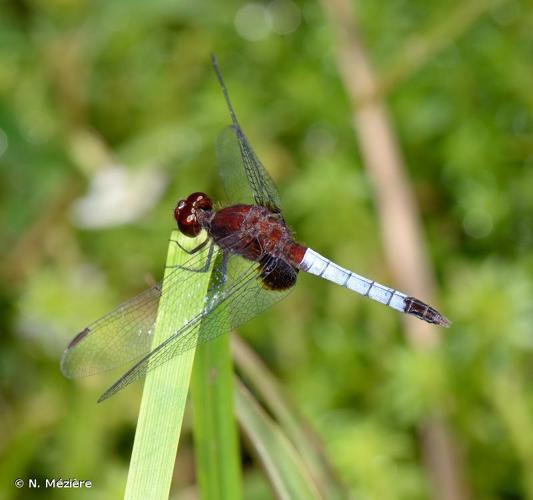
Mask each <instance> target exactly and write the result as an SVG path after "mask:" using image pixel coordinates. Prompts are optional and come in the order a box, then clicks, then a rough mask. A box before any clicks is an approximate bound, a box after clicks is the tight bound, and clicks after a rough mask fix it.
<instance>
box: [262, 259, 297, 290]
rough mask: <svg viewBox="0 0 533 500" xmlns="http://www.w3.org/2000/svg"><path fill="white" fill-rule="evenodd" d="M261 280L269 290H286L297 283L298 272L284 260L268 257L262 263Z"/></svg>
mask: <svg viewBox="0 0 533 500" xmlns="http://www.w3.org/2000/svg"><path fill="white" fill-rule="evenodd" d="M260 269H261V274H260V275H261V279H262V281H263V285H264V287H265V288H268V289H269V290H286V289H287V288H291V287H293V286H294V285H295V283H296V277H297V273H298V270H297V269H294V268H293V267H292V266H291V265H290V264H287V262H285V261H284V260H283V259H278V258H274V257H271V256H270V255H266V256H265V257H263V258H262V259H261V262H260Z"/></svg>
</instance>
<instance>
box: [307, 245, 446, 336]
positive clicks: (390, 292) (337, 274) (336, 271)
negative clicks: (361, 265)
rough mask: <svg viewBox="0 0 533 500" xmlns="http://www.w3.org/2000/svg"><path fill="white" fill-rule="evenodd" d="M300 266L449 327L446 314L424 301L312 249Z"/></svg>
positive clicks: (408, 312) (374, 298)
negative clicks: (369, 277)
mask: <svg viewBox="0 0 533 500" xmlns="http://www.w3.org/2000/svg"><path fill="white" fill-rule="evenodd" d="M299 268H300V269H301V270H302V271H306V272H308V273H310V274H314V275H315V276H318V277H320V278H324V279H327V280H329V281H332V282H333V283H336V284H337V285H340V286H343V287H345V288H348V289H350V290H353V291H354V292H357V293H359V294H360V295H363V296H365V297H369V298H370V299H372V300H375V301H377V302H380V303H381V304H384V305H386V306H389V307H392V308H393V309H396V310H397V311H400V312H404V313H406V314H411V315H413V316H416V317H417V318H419V319H422V320H424V321H427V322H428V323H433V324H436V325H441V326H449V321H448V320H447V319H446V318H445V317H444V316H442V315H441V314H440V313H439V312H438V311H437V310H436V309H434V308H432V307H430V306H428V305H427V304H425V303H424V302H422V301H421V300H418V299H415V298H414V297H409V296H407V295H406V294H405V293H402V292H399V291H398V290H394V289H393V288H389V287H386V286H384V285H382V284H380V283H376V282H375V281H373V280H370V279H368V278H364V277H363V276H360V275H358V274H356V273H354V272H352V271H349V270H348V269H344V268H343V267H340V266H338V265H337V264H335V263H334V262H332V261H331V260H329V259H327V258H326V257H323V256H322V255H320V254H319V253H317V252H315V251H314V250H312V249H310V248H308V249H307V250H306V252H305V255H304V257H303V259H302V261H301V262H300V264H299Z"/></svg>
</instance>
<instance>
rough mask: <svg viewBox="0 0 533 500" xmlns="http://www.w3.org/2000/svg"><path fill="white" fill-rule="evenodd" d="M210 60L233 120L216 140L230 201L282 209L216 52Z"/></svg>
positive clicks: (276, 209) (223, 180) (218, 158)
mask: <svg viewBox="0 0 533 500" xmlns="http://www.w3.org/2000/svg"><path fill="white" fill-rule="evenodd" d="M211 62H212V64H213V68H214V69H215V73H216V75H217V78H218V81H219V83H220V87H221V89H222V93H223V94H224V98H225V99H226V104H227V105H228V110H229V113H230V115H231V121H232V123H233V125H231V126H230V127H228V128H226V129H224V130H223V131H222V132H221V134H220V135H219V137H218V140H217V160H218V165H219V169H220V175H221V177H222V182H223V184H224V189H225V190H226V195H227V196H228V201H230V202H232V203H247V204H257V205H261V206H264V207H267V208H268V209H270V210H271V211H272V212H278V213H279V212H281V203H280V199H279V194H278V191H277V189H276V186H275V185H274V181H273V180H272V178H271V177H270V175H269V174H268V172H267V171H266V170H265V168H264V167H263V165H262V164H261V162H260V161H259V159H258V158H257V156H256V154H255V152H254V150H253V149H252V146H250V143H249V142H248V139H246V136H245V135H244V132H243V131H242V129H241V126H240V125H239V122H238V120H237V116H236V114H235V111H234V110H233V106H232V104H231V101H230V98H229V95H228V91H227V89H226V85H225V84H224V80H223V79H222V75H221V73H220V69H219V68H218V64H217V61H216V59H215V57H214V56H212V58H211Z"/></svg>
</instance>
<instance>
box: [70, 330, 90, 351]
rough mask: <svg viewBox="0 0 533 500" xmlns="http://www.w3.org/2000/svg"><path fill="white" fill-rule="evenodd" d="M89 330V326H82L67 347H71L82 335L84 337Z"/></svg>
mask: <svg viewBox="0 0 533 500" xmlns="http://www.w3.org/2000/svg"><path fill="white" fill-rule="evenodd" d="M90 331H91V329H90V328H84V329H83V330H82V331H81V332H80V333H78V334H77V335H76V336H75V337H74V338H73V339H72V340H71V341H70V344H69V345H68V347H67V349H72V348H73V347H74V346H75V345H76V344H77V343H78V342H80V340H81V339H83V337H85V336H86V335H87V334H88V333H89V332H90Z"/></svg>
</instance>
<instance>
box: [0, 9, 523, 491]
mask: <svg viewBox="0 0 533 500" xmlns="http://www.w3.org/2000/svg"><path fill="white" fill-rule="evenodd" d="M472 3H474V4H475V3H479V4H483V5H485V4H486V8H484V9H481V10H482V12H481V14H480V15H479V16H478V17H476V18H475V19H474V20H473V21H472V22H471V25H469V26H468V27H467V29H466V30H465V31H464V32H462V34H461V36H457V37H456V38H450V39H446V40H444V41H442V48H441V50H440V51H439V52H438V53H437V54H436V55H435V56H434V57H432V58H431V59H430V60H429V61H427V62H425V64H423V65H422V66H421V67H418V68H417V69H416V70H413V71H411V72H408V74H406V75H404V78H403V79H402V80H397V81H396V82H395V83H394V79H392V80H391V79H389V80H388V81H392V82H393V84H392V85H390V86H389V87H388V88H387V89H388V90H387V95H386V96H385V97H386V99H387V102H388V104H389V106H390V108H391V111H392V116H393V122H394V126H395V128H396V131H397V133H398V135H399V138H400V145H401V149H402V151H403V153H404V155H405V158H406V160H407V164H408V169H409V175H410V178H411V180H412V183H413V186H414V189H415V192H416V195H417V201H418V204H419V207H420V210H421V215H422V218H423V222H424V228H425V232H426V236H427V240H428V248H429V251H430V258H431V261H432V262H433V264H434V267H435V271H436V274H437V276H438V279H439V284H440V285H441V288H440V292H441V293H440V302H441V305H442V310H443V311H444V312H445V314H446V315H447V316H448V317H449V318H450V319H452V320H453V327H452V328H451V329H450V330H449V331H446V332H443V331H440V330H435V335H441V336H442V343H441V345H440V347H439V348H438V349H437V350H436V351H435V352H431V353H427V354H424V353H420V352H413V351H411V350H410V349H409V348H408V346H407V345H406V342H405V338H404V336H403V335H402V331H401V325H400V321H399V319H400V318H399V317H398V315H397V314H396V313H394V312H393V311H391V310H384V308H383V307H382V306H380V305H379V304H375V303H372V302H370V301H367V300H364V299H362V298H360V297H358V296H356V295H354V294H353V293H350V292H348V291H347V290H344V289H341V288H339V287H335V286H332V285H330V284H328V283H326V282H323V281H322V280H318V279H315V278H312V277H308V276H300V279H299V282H300V283H299V286H298V287H297V288H296V290H295V291H294V292H293V294H292V295H291V296H290V297H289V298H288V299H286V300H285V301H284V302H283V303H281V304H280V305H277V306H276V307H275V308H273V309H272V310H271V311H269V312H267V313H266V314H264V315H263V316H262V317H261V319H260V320H255V321H253V322H252V323H250V324H248V325H247V326H245V327H243V328H242V333H243V335H244V336H245V338H246V339H247V340H249V341H250V342H251V343H252V344H253V346H254V348H255V350H256V351H257V352H258V353H259V354H260V355H261V357H262V358H263V359H264V360H265V361H266V363H267V364H268V365H269V367H270V368H271V369H272V370H274V371H275V373H276V374H277V376H278V377H279V379H280V380H281V381H282V383H283V384H284V386H285V387H286V389H287V392H288V393H289V395H290V396H291V397H292V399H293V400H294V401H295V405H296V406H297V407H298V408H299V409H300V410H301V411H302V412H303V413H304V414H305V416H306V417H307V418H308V419H309V420H310V421H311V423H312V425H313V426H314V428H315V429H316V430H317V432H318V434H319V436H320V437H321V439H322V440H323V442H324V444H325V447H326V450H327V453H328V455H329V456H330V457H331V460H332V461H333V463H334V465H335V467H336V469H337V471H338V474H339V476H340V477H341V478H342V480H343V481H344V482H345V483H346V485H347V486H348V488H349V489H350V490H351V491H352V492H353V493H354V494H355V495H359V497H361V498H379V499H387V498H408V499H413V498H427V497H428V496H429V494H430V486H429V479H428V477H427V474H426V472H425V469H424V467H423V463H422V459H421V452H420V440H419V436H418V434H417V429H418V426H419V424H420V422H422V421H423V419H424V418H425V417H426V416H427V415H428V414H430V413H432V412H437V413H438V414H440V415H441V416H442V417H443V418H444V419H445V420H446V421H447V422H448V424H449V426H450V428H451V429H452V432H453V433H454V436H455V440H456V442H457V443H458V446H459V450H460V453H461V455H462V457H463V462H464V467H465V470H464V475H465V478H466V480H467V482H468V484H469V487H470V489H471V492H472V496H473V497H474V498H533V475H532V474H531V471H532V470H533V431H532V429H533V392H532V390H531V389H532V385H531V384H532V382H531V380H532V371H531V358H532V356H533V307H532V299H531V297H532V296H533V289H532V288H533V279H532V278H533V251H532V247H533V224H532V221H533V168H532V166H533V127H532V125H533V114H532V109H533V97H532V96H533V94H532V93H531V82H532V81H533V65H532V61H533V9H531V4H530V3H528V2H527V1H526V0H509V1H499V2H497V1H493V2H482V1H481V0H477V1H474V2H472ZM460 4H461V2H456V1H454V2H452V1H450V0H445V1H443V2H436V1H432V2H427V1H426V2H422V1H413V2H406V1H404V0H393V1H390V2H372V1H370V0H362V1H361V2H358V4H357V10H358V22H359V24H360V27H361V30H362V33H363V36H364V40H365V44H366V46H367V47H368V49H369V52H370V55H371V57H372V59H373V61H374V64H375V66H376V68H377V71H378V73H379V74H380V75H382V77H383V79H384V80H386V79H387V78H388V75H390V74H391V68H394V67H395V64H403V63H402V61H403V62H405V61H409V57H410V56H409V52H406V51H405V47H408V46H410V45H409V43H411V44H413V43H414V44H415V46H416V44H424V43H425V41H426V37H428V36H429V35H428V33H430V32H431V30H432V29H434V28H435V27H438V26H439V24H441V23H443V22H445V20H446V19H447V18H448V16H449V15H450V12H454V10H455V9H458V8H459V6H460ZM408 42H409V43H408ZM333 44H334V37H333V35H332V31H331V27H330V26H329V25H328V21H327V19H326V17H325V15H324V12H323V11H322V9H321V7H320V4H319V3H315V2H303V1H301V2H300V1H297V2H296V3H290V2H288V0H276V1H274V2H273V3H268V2H266V3H257V4H244V3H240V2H235V1H231V2H225V3H224V5H223V7H222V5H221V4H220V3H214V2H213V3H212V2H175V1H171V0H154V1H151V2H146V1H140V0H133V1H129V2H125V1H119V0H106V1H102V0H100V1H93V2H89V1H86V0H7V1H4V2H3V3H2V15H1V16H0V228H1V231H2V232H1V238H0V253H1V254H2V260H1V273H2V274H1V276H2V278H1V283H0V330H1V342H2V348H1V349H0V427H1V428H2V429H3V432H2V433H1V436H0V454H1V463H0V498H31V497H32V493H34V491H32V490H28V489H23V490H17V489H16V488H14V486H13V481H14V480H15V478H17V477H22V478H25V479H27V478H33V477H35V478H60V477H62V478H71V477H75V478H78V479H89V480H91V481H92V482H93V485H94V487H93V489H92V490H91V493H92V495H95V497H97V498H115V497H116V498H119V497H120V496H121V495H122V493H123V487H124V484H125V478H126V474H127V468H128V461H129V455H130V451H131V443H132V437H133V429H134V426H135V421H136V414H137V410H138V402H139V387H137V388H132V389H129V390H127V391H125V392H124V393H123V394H120V395H119V396H117V397H115V398H112V399H111V400H110V401H108V402H106V403H105V405H102V406H97V405H96V404H95V401H96V398H97V396H98V394H99V393H100V392H101V391H102V389H103V388H104V387H106V384H107V383H110V382H111V381H112V380H113V376H112V375H105V374H104V375H102V376H98V377H93V378H91V379H86V380H82V381H79V382H75V383H73V382H70V381H67V380H65V379H64V378H63V377H62V375H61V373H60V372H59V358H60V355H61V352H62V349H63V347H64V346H65V345H66V343H67V342H68V340H69V338H70V337H71V336H72V335H73V334H74V333H75V332H76V331H79V330H80V329H81V328H82V327H83V326H84V325H85V324H86V323H87V322H89V321H90V320H92V319H95V318H96V317H98V316H99V315H101V314H102V313H104V312H105V311H106V310H108V309H111V308H112V307H113V306H114V305H116V304H117V303H118V301H119V300H122V299H125V298H127V297H129V296H131V295H133V294H134V293H136V292H138V291H140V290H141V289H142V288H143V287H145V286H146V284H147V283H150V281H151V280H152V279H153V277H155V278H156V279H158V277H159V276H161V275H162V266H163V263H164V255H165V251H166V247H167V238H168V236H169V234H170V231H171V229H172V228H173V220H172V216H171V214H172V210H173V208H174V206H175V203H176V201H177V200H178V199H179V198H180V197H183V196H185V195H187V194H189V193H190V192H193V191H198V190H201V191H205V192H208V193H212V194H213V196H214V197H215V198H217V199H221V200H222V192H221V189H220V185H219V182H218V179H217V172H216V167H215V154H214V139H215V137H216V134H217V133H218V131H219V130H220V129H222V128H223V127H224V126H225V125H226V124H227V123H228V116H227V112H226V110H225V105H224V102H223V99H222V96H221V94H220V91H219V89H218V87H217V84H216V80H215V77H214V74H213V71H212V69H211V67H210V64H209V53H210V52H215V53H216V54H217V56H218V58H219V63H220V65H221V69H222V72H223V74H224V77H225V79H226V83H227V85H228V88H229V91H230V94H231V96H232V99H233V101H234V104H235V107H236V111H237V113H238V115H239V117H240V121H241V123H242V125H243V128H244V130H245V131H246V132H247V134H248V136H249V138H250V140H251V142H252V144H253V145H254V147H255V148H256V150H257V152H258V154H259V156H260V157H261V158H262V161H263V163H264V164H265V165H266V166H267V168H268V169H269V171H270V172H271V174H272V176H273V177H274V178H275V180H276V182H277V184H278V186H279V189H280V192H281V196H282V200H283V203H284V209H285V212H286V216H287V219H288V222H289V223H290V224H291V226H292V227H293V228H294V231H295V233H296V236H297V238H298V239H299V240H301V241H302V242H305V243H307V244H309V245H312V246H313V247H314V248H316V249H317V250H318V251H320V252H321V253H323V254H325V255H328V256H329V257H330V258H333V259H335V260H336V261H337V262H339V263H340V264H341V265H344V266H346V267H349V268H351V269H353V270H354V271H356V272H359V273H361V274H364V275H366V276H370V277H372V278H374V279H376V280H379V281H381V282H383V283H390V284H393V283H391V279H390V275H389V274H388V271H387V269H386V268H385V267H384V266H383V260H384V259H383V255H382V251H381V245H380V240H379V228H378V227H377V218H376V213H375V203H374V200H373V195H372V192H371V189H370V187H369V183H368V181H367V179H366V177H365V171H364V169H363V167H362V165H361V164H360V161H359V159H358V158H359V155H358V152H357V146H356V140H355V137H354V131H353V130H352V128H351V116H350V107H349V102H348V99H347V97H346V95H345V93H344V90H343V88H342V85H341V82H340V80H339V76H338V74H337V69H336V65H335V54H334V51H335V48H334V45H333ZM411 46H412V45H411ZM396 61H399V62H398V63H396ZM113 169H114V170H113ZM106 172H107V173H109V172H115V173H118V177H117V179H119V180H117V181H116V184H114V183H113V182H109V180H108V181H107V182H103V181H102V179H106V177H105V176H104V177H102V175H103V174H105V173H106ZM146 174H148V177H146ZM142 175H145V177H142ZM138 176H140V177H138ZM147 178H154V179H156V180H158V182H159V184H158V185H159V186H164V189H159V190H158V189H156V188H155V187H153V189H152V187H151V188H150V189H149V190H148V189H147V190H146V191H147V192H143V189H138V186H139V185H141V187H142V186H143V185H146V179H147ZM107 179H109V178H107ZM120 179H122V180H120ZM139 179H144V180H141V181H139ZM135 186H137V188H135ZM148 191H149V192H148ZM91 196H92V199H93V200H96V202H98V201H99V200H100V201H101V202H102V203H103V201H102V200H105V201H106V203H108V204H109V205H103V209H101V210H98V206H99V205H98V203H96V205H95V204H92V205H90V204H89V205H84V204H83V203H82V202H80V200H82V201H83V200H86V199H87V197H89V198H90V197H91ZM117 200H118V202H117ZM88 207H89V208H88ZM80 214H81V215H80ZM120 221H121V222H120ZM281 318H283V319H281ZM189 424H190V421H189ZM185 425H187V423H186V424H185ZM191 450H192V444H191V442H190V440H187V439H183V441H182V442H181V443H180V450H179V452H178V458H177V466H176V472H175V484H174V488H173V491H174V494H175V497H176V498H181V497H182V496H181V495H182V493H183V498H185V495H186V494H187V493H190V492H191V489H190V488H191V485H193V484H194V472H193V465H192V464H193V462H192V458H191V456H192V455H191ZM244 481H245V485H244V490H245V496H246V497H247V498H268V497H269V492H268V487H267V485H266V483H265V481H264V479H261V476H260V475H258V473H257V469H256V466H255V465H253V464H250V463H249V461H247V460H245V473H244ZM85 495H87V492H86V491H84V490H79V491H78V490H71V491H69V498H78V497H80V498H81V497H85ZM59 496H61V493H60V492H59V490H47V498H56V497H59Z"/></svg>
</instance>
